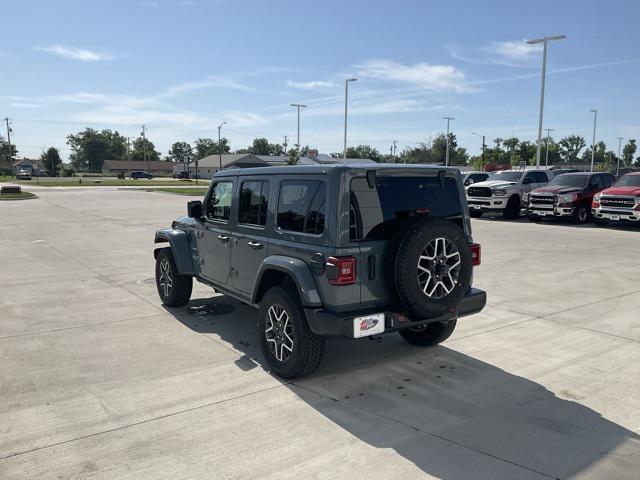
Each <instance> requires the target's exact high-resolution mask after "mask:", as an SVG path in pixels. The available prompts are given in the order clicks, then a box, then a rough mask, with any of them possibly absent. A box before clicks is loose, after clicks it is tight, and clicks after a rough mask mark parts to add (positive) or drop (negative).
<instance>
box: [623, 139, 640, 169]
mask: <svg viewBox="0 0 640 480" xmlns="http://www.w3.org/2000/svg"><path fill="white" fill-rule="evenodd" d="M637 149H638V147H637V146H636V141H635V139H631V140H629V141H628V142H627V144H626V145H625V146H624V148H623V149H622V159H621V160H622V163H623V164H624V166H625V167H630V166H631V165H632V164H633V156H634V155H635V153H636V150H637Z"/></svg>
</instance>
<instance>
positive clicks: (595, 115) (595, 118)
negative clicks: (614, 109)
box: [591, 110, 598, 172]
mask: <svg viewBox="0 0 640 480" xmlns="http://www.w3.org/2000/svg"><path fill="white" fill-rule="evenodd" d="M591 112H593V140H592V142H591V171H592V172H593V162H594V160H595V158H596V124H597V123H598V110H591Z"/></svg>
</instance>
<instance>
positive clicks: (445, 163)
mask: <svg viewBox="0 0 640 480" xmlns="http://www.w3.org/2000/svg"><path fill="white" fill-rule="evenodd" d="M442 119H443V120H446V121H447V150H446V153H445V155H444V165H445V167H447V166H449V122H450V121H451V120H455V118H453V117H442Z"/></svg>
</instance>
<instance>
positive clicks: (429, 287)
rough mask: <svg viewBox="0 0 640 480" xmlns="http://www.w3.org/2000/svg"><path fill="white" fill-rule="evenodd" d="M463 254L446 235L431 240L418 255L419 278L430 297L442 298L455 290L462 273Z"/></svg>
mask: <svg viewBox="0 0 640 480" xmlns="http://www.w3.org/2000/svg"><path fill="white" fill-rule="evenodd" d="M461 263H462V256H461V255H460V252H459V251H458V248H457V247H456V244H455V243H454V242H452V241H451V240H449V239H448V238H445V237H438V238H434V239H433V240H431V241H430V242H429V243H428V244H427V245H426V246H425V247H424V249H423V250H422V252H421V253H420V255H419V256H418V265H417V280H418V285H419V286H420V289H421V290H422V291H423V292H424V294H425V295H426V296H427V297H429V298H435V299H440V298H443V297H445V296H447V295H449V293H451V292H452V291H453V289H454V288H455V286H456V283H457V281H458V275H459V274H460V265H461Z"/></svg>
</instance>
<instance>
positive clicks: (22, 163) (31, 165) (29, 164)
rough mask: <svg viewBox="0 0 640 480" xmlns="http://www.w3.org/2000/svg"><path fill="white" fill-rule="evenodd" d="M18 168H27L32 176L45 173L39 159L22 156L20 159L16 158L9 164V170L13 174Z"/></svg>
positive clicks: (40, 175) (45, 170) (39, 175)
mask: <svg viewBox="0 0 640 480" xmlns="http://www.w3.org/2000/svg"><path fill="white" fill-rule="evenodd" d="M20 170H28V171H29V172H30V173H31V175H32V176H34V177H42V176H44V175H46V174H47V169H46V168H44V165H43V164H42V162H41V161H40V160H31V159H30V158H23V159H22V160H16V161H15V162H13V164H12V165H11V171H12V172H13V174H14V175H15V174H16V173H18V172H19V171H20Z"/></svg>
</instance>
